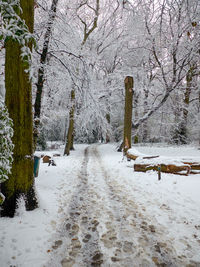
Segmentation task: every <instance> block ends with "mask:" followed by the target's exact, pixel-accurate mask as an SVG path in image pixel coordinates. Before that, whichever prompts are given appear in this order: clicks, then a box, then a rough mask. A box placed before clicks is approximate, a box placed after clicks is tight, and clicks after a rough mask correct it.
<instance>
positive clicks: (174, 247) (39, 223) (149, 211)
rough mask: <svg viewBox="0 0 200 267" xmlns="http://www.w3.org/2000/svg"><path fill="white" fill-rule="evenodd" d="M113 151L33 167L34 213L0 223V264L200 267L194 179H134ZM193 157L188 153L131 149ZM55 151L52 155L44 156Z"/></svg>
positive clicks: (198, 179)
mask: <svg viewBox="0 0 200 267" xmlns="http://www.w3.org/2000/svg"><path fill="white" fill-rule="evenodd" d="M115 148H116V146H115V145H91V146H87V145H76V146H75V149H76V150H75V151H72V153H71V155H70V156H69V157H56V158H55V162H56V164H57V166H47V165H48V164H44V163H42V162H41V163H40V170H39V177H38V178H36V189H37V194H38V199H39V205H40V207H39V208H38V209H37V210H35V211H31V212H26V211H25V210H24V205H23V201H21V202H20V203H19V208H18V210H17V213H16V216H15V218H13V219H9V218H0V229H1V231H0V266H1V267H7V266H8V267H9V266H12V267H14V266H17V267H27V266H30V267H43V266H46V267H49V266H50V267H56V266H64V267H66V266H77V267H80V266H100V265H101V266H106V267H107V266H128V267H129V266H130V267H132V266H136V267H137V266H188V267H189V266H190V267H192V266H194V267H195V266H200V252H199V251H200V194H199V192H200V174H196V175H189V176H179V175H173V174H164V173H162V177H161V180H160V181H158V177H157V173H156V172H153V171H150V172H148V173H137V172H134V171H133V161H131V162H127V161H126V160H125V159H123V158H122V153H118V152H116V149H115ZM136 149H137V150H138V151H139V152H141V153H143V154H148V155H155V154H158V155H163V156H171V157H173V158H179V157H192V158H196V159H198V158H199V159H200V150H198V149H197V148H195V147H191V146H186V147H165V146H137V147H136ZM54 152H60V153H61V154H62V149H60V150H58V151H51V152H48V154H49V153H52V154H53V153H54Z"/></svg>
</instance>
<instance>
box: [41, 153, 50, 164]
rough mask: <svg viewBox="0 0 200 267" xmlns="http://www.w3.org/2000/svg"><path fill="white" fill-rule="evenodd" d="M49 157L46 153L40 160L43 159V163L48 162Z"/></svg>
mask: <svg viewBox="0 0 200 267" xmlns="http://www.w3.org/2000/svg"><path fill="white" fill-rule="evenodd" d="M50 159H51V157H50V156H47V155H46V156H44V157H43V159H42V160H43V163H49V162H50Z"/></svg>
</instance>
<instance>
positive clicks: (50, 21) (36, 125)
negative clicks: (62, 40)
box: [33, 0, 58, 147]
mask: <svg viewBox="0 0 200 267" xmlns="http://www.w3.org/2000/svg"><path fill="white" fill-rule="evenodd" d="M57 3H58V0H52V4H51V9H50V13H49V19H48V25H47V29H46V33H45V36H44V43H43V50H42V54H41V57H40V67H39V69H38V80H37V84H36V86H37V91H36V98H35V104H34V132H33V137H34V147H36V143H37V138H38V134H39V126H40V114H41V101H42V92H43V87H44V81H45V77H44V74H45V63H46V60H47V54H48V49H49V42H50V37H51V32H52V26H53V22H54V20H55V16H56V8H57Z"/></svg>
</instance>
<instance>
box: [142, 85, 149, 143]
mask: <svg viewBox="0 0 200 267" xmlns="http://www.w3.org/2000/svg"><path fill="white" fill-rule="evenodd" d="M148 96H149V90H148V89H144V115H145V114H147V112H148ZM142 128H143V136H142V141H143V142H144V143H145V142H147V139H148V121H145V122H144V123H143V127H142Z"/></svg>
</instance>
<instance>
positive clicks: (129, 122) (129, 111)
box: [123, 76, 133, 153]
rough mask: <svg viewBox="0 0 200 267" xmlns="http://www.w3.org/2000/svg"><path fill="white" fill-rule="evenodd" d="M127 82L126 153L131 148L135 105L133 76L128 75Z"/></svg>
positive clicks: (124, 142) (124, 148)
mask: <svg viewBox="0 0 200 267" xmlns="http://www.w3.org/2000/svg"><path fill="white" fill-rule="evenodd" d="M124 83H125V111H124V141H123V146H124V147H123V150H124V153H126V151H127V150H128V149H129V148H131V137H132V136H131V130H132V106H133V77H130V76H127V77H126V79H125V80H124Z"/></svg>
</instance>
